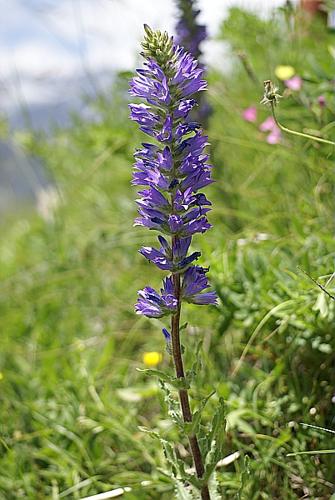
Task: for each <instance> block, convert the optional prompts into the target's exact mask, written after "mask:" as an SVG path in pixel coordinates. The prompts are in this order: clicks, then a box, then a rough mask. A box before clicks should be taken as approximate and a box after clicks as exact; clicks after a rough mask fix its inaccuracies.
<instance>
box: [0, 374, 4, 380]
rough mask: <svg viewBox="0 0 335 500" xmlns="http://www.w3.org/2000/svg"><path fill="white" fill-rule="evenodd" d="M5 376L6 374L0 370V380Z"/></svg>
mask: <svg viewBox="0 0 335 500" xmlns="http://www.w3.org/2000/svg"><path fill="white" fill-rule="evenodd" d="M3 378H4V375H3V373H2V372H0V380H3Z"/></svg>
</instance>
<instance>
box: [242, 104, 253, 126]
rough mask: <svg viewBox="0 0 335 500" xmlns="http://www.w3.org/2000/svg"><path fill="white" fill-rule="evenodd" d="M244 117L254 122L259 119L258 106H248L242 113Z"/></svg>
mask: <svg viewBox="0 0 335 500" xmlns="http://www.w3.org/2000/svg"><path fill="white" fill-rule="evenodd" d="M242 117H243V119H244V120H245V121H247V122H251V123H254V122H255V121H256V120H257V108H256V106H249V108H246V109H245V110H244V111H243V113H242Z"/></svg>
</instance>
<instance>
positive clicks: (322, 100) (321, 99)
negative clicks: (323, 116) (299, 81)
mask: <svg viewBox="0 0 335 500" xmlns="http://www.w3.org/2000/svg"><path fill="white" fill-rule="evenodd" d="M318 105H319V106H320V108H324V107H325V105H326V98H325V96H324V95H319V97H318Z"/></svg>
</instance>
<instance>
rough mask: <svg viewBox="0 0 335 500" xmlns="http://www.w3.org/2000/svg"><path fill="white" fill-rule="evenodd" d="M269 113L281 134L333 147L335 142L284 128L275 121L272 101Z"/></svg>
mask: <svg viewBox="0 0 335 500" xmlns="http://www.w3.org/2000/svg"><path fill="white" fill-rule="evenodd" d="M271 111H272V116H273V119H274V121H275V122H276V125H277V126H278V127H279V128H280V129H281V130H282V131H283V132H287V133H288V134H292V135H298V136H299V137H304V138H305V139H311V140H312V141H317V142H322V143H323V144H331V145H332V146H335V142H333V141H328V139H322V137H318V136H316V135H310V134H304V133H303V132H297V131H296V130H291V129H290V128H287V127H284V125H282V124H281V123H280V122H279V121H278V119H277V116H276V113H275V108H274V104H273V101H271Z"/></svg>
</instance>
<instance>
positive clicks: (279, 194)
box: [0, 9, 335, 500]
mask: <svg viewBox="0 0 335 500" xmlns="http://www.w3.org/2000/svg"><path fill="white" fill-rule="evenodd" d="M288 17H289V16H287V14H285V13H284V15H283V14H282V17H278V14H277V15H276V17H274V18H272V19H270V20H268V21H266V20H264V19H259V18H257V17H256V16H254V15H251V14H248V13H245V12H242V11H240V10H236V9H234V10H232V11H231V14H230V18H229V19H228V20H227V21H226V22H225V23H224V24H223V28H222V37H223V39H224V40H225V41H226V42H228V43H229V44H230V46H231V47H232V50H231V52H230V53H229V55H227V62H229V61H231V63H232V64H231V71H230V72H229V74H226V75H221V74H219V73H218V72H215V71H212V72H210V74H209V77H210V89H211V90H210V99H211V104H212V107H213V110H214V115H213V117H212V119H211V123H210V130H209V136H210V140H211V143H212V158H213V161H214V163H215V176H216V183H215V184H213V185H212V186H211V187H210V191H211V192H210V194H209V197H210V198H211V199H212V200H213V202H214V203H213V206H214V210H213V212H212V213H211V222H212V223H213V229H212V230H211V231H210V232H209V233H208V237H206V238H201V239H199V243H198V242H196V243H197V246H198V245H199V244H200V246H202V252H203V259H204V262H206V263H207V262H210V263H211V268H210V274H211V281H212V282H213V283H214V284H215V287H216V289H217V292H218V293H219V295H220V298H221V303H220V306H219V307H218V308H214V307H213V308H210V307H208V308H200V307H199V308H196V307H193V306H188V307H187V308H185V310H184V311H183V321H185V322H187V324H185V328H183V330H182V337H183V338H182V342H183V345H184V347H185V364H186V368H187V370H188V372H187V378H188V381H189V383H190V387H191V389H190V392H191V395H192V401H193V403H192V404H193V411H194V412H195V422H194V426H195V428H197V429H199V432H200V433H201V436H202V439H201V447H202V449H203V451H204V452H206V453H208V455H207V464H206V465H207V468H206V474H207V475H210V473H211V472H212V471H214V470H215V475H214V474H212V476H211V488H212V496H213V498H215V496H214V490H217V491H218V493H217V496H218V498H220V495H221V497H222V498H227V499H228V498H235V497H236V498H241V499H245V498H248V499H257V500H258V499H269V498H271V499H272V498H285V499H288V500H291V499H296V498H301V497H302V496H303V495H305V496H306V497H307V496H308V497H309V498H329V497H330V495H331V494H332V491H333V489H334V484H333V482H334V480H333V478H334V472H335V465H334V458H333V456H332V455H331V454H320V453H319V450H332V449H333V448H334V445H333V439H332V438H331V436H330V435H329V433H326V432H319V431H318V430H317V429H310V428H306V427H303V426H301V425H299V424H300V423H301V422H303V423H305V424H309V425H312V426H313V425H314V426H315V425H316V426H318V427H323V428H326V429H330V430H332V429H333V428H334V416H335V415H334V405H333V403H332V398H333V395H334V385H333V364H334V352H335V341H334V339H335V335H334V333H335V331H334V329H335V327H334V314H335V304H334V301H332V300H331V299H330V298H329V297H327V296H325V295H324V294H323V292H321V291H320V289H319V288H317V287H316V286H315V285H314V283H313V282H312V281H310V280H309V279H308V278H307V277H306V276H305V275H304V273H303V272H301V271H300V270H299V268H300V269H302V270H304V271H306V272H307V273H308V274H310V275H311V276H312V277H313V278H315V279H317V280H318V281H319V282H320V283H321V284H322V285H326V283H327V281H328V280H329V278H330V276H331V275H332V273H333V270H334V256H335V252H334V223H333V215H334V197H333V186H334V150H333V149H332V148H331V147H328V146H324V145H320V144H313V143H309V142H308V141H306V140H304V139H302V138H295V137H291V136H286V137H284V138H283V141H282V143H281V144H278V145H270V144H267V143H266V142H265V137H264V135H263V134H262V133H261V132H259V130H258V125H259V123H260V122H261V121H263V120H264V119H265V118H266V117H267V116H268V110H267V109H266V108H263V107H260V106H258V115H259V118H258V122H257V124H253V123H247V122H245V121H244V120H243V119H242V118H241V113H242V110H243V109H244V108H246V107H247V106H250V105H257V103H259V101H260V99H261V96H262V80H263V79H268V78H271V79H272V80H273V81H276V79H275V71H274V70H275V67H276V66H277V65H278V64H291V65H292V66H294V67H295V68H296V71H297V72H298V74H300V75H302V76H303V79H304V80H303V89H302V91H301V92H300V93H299V94H292V93H290V94H287V95H285V94H284V98H283V99H282V100H281V103H280V106H279V108H278V115H279V116H280V119H281V121H283V123H284V124H287V125H288V126H290V127H292V128H295V129H297V130H303V129H307V131H308V130H309V131H313V132H315V131H316V132H317V131H319V130H320V131H322V134H323V135H324V136H327V137H329V138H330V139H332V138H333V137H334V100H333V97H334V93H333V92H334V89H333V87H332V84H331V80H332V79H333V75H334V69H335V67H334V58H333V56H332V55H331V54H332V53H333V51H334V49H333V47H334V45H335V43H334V36H333V35H331V34H329V33H327V32H326V31H325V30H324V31H323V28H322V29H320V27H318V31H317V36H316V35H315V33H313V31H312V32H311V31H310V30H314V29H316V28H314V27H313V26H311V27H309V28H308V27H306V26H304V25H303V24H301V23H299V22H298V21H297V20H296V19H291V20H290V22H288V23H287V21H286V19H287V18H288ZM308 30H309V31H308ZM315 39H317V40H318V43H317V44H316V43H315ZM236 51H240V52H241V51H243V52H244V55H245V58H244V60H243V61H244V62H243V63H241V62H240V61H241V57H240V54H237V53H236ZM246 70H247V71H246ZM248 71H249V72H248ZM127 79H128V76H127V75H123V76H121V77H120V80H119V81H118V82H117V84H116V86H115V88H114V89H113V91H112V98H111V100H106V99H104V98H100V99H98V100H97V101H96V102H95V103H92V105H93V106H94V112H95V117H96V119H95V120H94V121H92V122H84V121H83V120H81V119H80V118H79V117H74V118H73V124H72V126H71V127H69V128H68V129H66V130H56V131H55V133H54V135H53V136H52V137H51V138H45V137H42V136H41V137H34V136H33V135H32V134H30V135H29V137H28V136H26V137H25V146H26V147H28V148H29V150H30V151H31V152H33V153H36V154H39V155H40V156H41V157H42V158H43V159H44V161H45V163H46V165H47V168H48V169H49V171H50V173H52V175H53V177H54V178H55V180H56V181H57V186H58V189H59V192H60V201H59V207H58V209H57V210H56V211H55V212H54V213H53V214H51V215H52V216H51V217H50V218H49V220H48V221H44V220H43V219H42V218H41V217H39V216H34V217H31V216H30V215H29V214H27V216H26V217H25V218H20V219H19V220H14V221H10V223H8V224H7V225H4V226H3V228H2V230H3V236H4V237H3V239H2V242H1V244H0V260H1V268H0V279H1V292H0V317H1V349H0V372H1V376H0V389H1V390H0V421H1V425H0V447H1V454H0V465H1V477H0V498H1V500H2V499H6V500H11V499H15V500H16V499H17V498H27V499H32V500H35V499H36V498H53V499H58V498H71V499H72V498H73V499H80V498H83V497H85V496H87V495H93V494H96V493H100V492H103V491H108V490H111V489H113V488H118V487H126V486H127V487H130V488H131V491H128V492H126V493H125V494H124V498H127V499H131V500H132V499H139V500H142V499H143V500H144V499H145V500H147V499H157V500H158V499H162V500H168V499H170V498H172V496H173V495H174V491H176V490H177V491H178V495H179V496H180V498H192V495H193V496H194V495H196V493H195V489H194V488H191V486H190V483H188V484H186V485H185V484H184V482H183V481H182V480H183V479H185V478H186V479H187V480H188V481H189V482H191V481H192V479H191V478H192V475H191V474H190V473H189V468H190V467H191V466H192V463H191V459H190V456H189V454H188V452H187V446H188V443H187V439H186V437H183V438H181V440H180V435H181V433H180V429H178V428H177V426H174V425H173V424H172V422H171V419H170V417H169V412H170V416H172V413H173V412H174V413H173V414H174V417H175V418H176V419H177V418H179V422H180V415H178V412H177V408H176V405H175V401H176V396H175V387H174V384H173V383H172V384H171V383H170V382H171V381H172V382H173V380H174V379H173V377H174V375H173V369H172V366H171V359H170V356H169V355H168V353H164V350H165V345H164V340H163V338H162V335H161V334H160V333H159V331H160V328H161V326H163V324H162V323H161V322H160V320H157V321H156V322H151V321H147V320H146V319H144V318H139V317H137V316H135V315H134V313H133V309H132V304H133V303H134V302H135V300H136V291H137V289H139V288H141V287H142V286H143V276H146V275H147V274H148V273H150V272H151V267H150V264H148V263H147V262H143V260H144V259H141V257H140V256H139V255H138V253H137V250H138V248H139V247H140V246H141V245H142V244H143V243H144V242H145V244H151V243H154V234H153V235H152V237H151V241H150V237H149V240H148V235H147V232H145V237H144V232H142V230H141V229H138V228H136V230H135V229H133V228H132V220H133V218H134V215H135V210H136V208H135V204H134V202H133V199H134V198H135V192H134V190H133V189H132V188H130V177H131V169H130V165H131V163H132V161H133V160H132V151H133V149H134V148H135V147H136V146H137V145H138V144H139V142H140V140H141V137H140V136H139V135H137V131H136V127H133V126H132V124H131V123H130V122H129V120H128V119H127V114H128V110H127V106H126V102H125V88H126V85H127V84H126V80H127ZM255 80H256V81H257V84H256V83H255ZM276 83H278V82H276ZM280 85H281V87H282V84H280ZM282 90H283V88H280V93H283V92H282ZM320 94H323V95H325V97H326V100H327V103H328V104H327V107H326V108H325V109H323V110H321V109H320V108H319V107H318V106H317V101H316V99H317V96H318V95H320ZM298 266H299V268H298ZM150 279H151V281H152V279H154V280H155V279H156V280H157V284H158V283H159V276H157V273H152V275H151V278H150ZM154 285H155V283H154ZM327 289H329V291H330V292H331V293H334V282H333V281H330V282H329V283H328V285H327ZM199 340H201V341H202V345H201V347H198V346H199ZM153 350H156V351H159V352H162V355H163V358H164V359H163V361H162V363H161V366H159V367H157V372H154V375H155V377H154V378H152V377H148V373H146V372H143V371H138V370H137V368H142V369H144V368H145V366H144V365H143V363H142V354H143V353H144V352H145V351H153ZM200 365H201V369H200ZM162 373H163V374H165V375H164V376H162ZM157 377H158V378H163V379H164V378H165V380H164V384H163V386H164V388H165V393H162V392H161V391H160V389H159V386H158V383H157V381H156V380H155V379H156V378H157ZM166 377H167V378H166ZM213 391H215V393H214V394H212V393H213ZM209 395H211V397H209ZM172 410H173V412H172ZM213 416H214V420H213ZM181 425H182V424H181V422H180V426H181ZM139 428H140V429H143V428H145V429H150V431H149V432H141V430H139ZM188 430H189V429H188ZM153 437H154V439H153ZM176 442H178V443H179V444H178V446H176V447H172V446H171V443H176ZM161 443H163V444H164V453H165V456H164V454H163V452H162V448H161ZM235 452H238V453H237V454H235ZM301 452H312V453H313V454H312V455H306V454H301ZM232 454H234V457H235V458H234V459H233V460H232V461H231V462H230V461H229V460H227V461H225V457H226V458H229V456H231V455H232ZM314 454H315V455H314ZM222 459H224V460H222ZM220 464H222V465H220ZM171 471H172V472H173V478H172V474H171ZM176 478H177V479H176ZM214 483H216V484H214ZM195 486H199V485H198V484H197V485H195Z"/></svg>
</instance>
